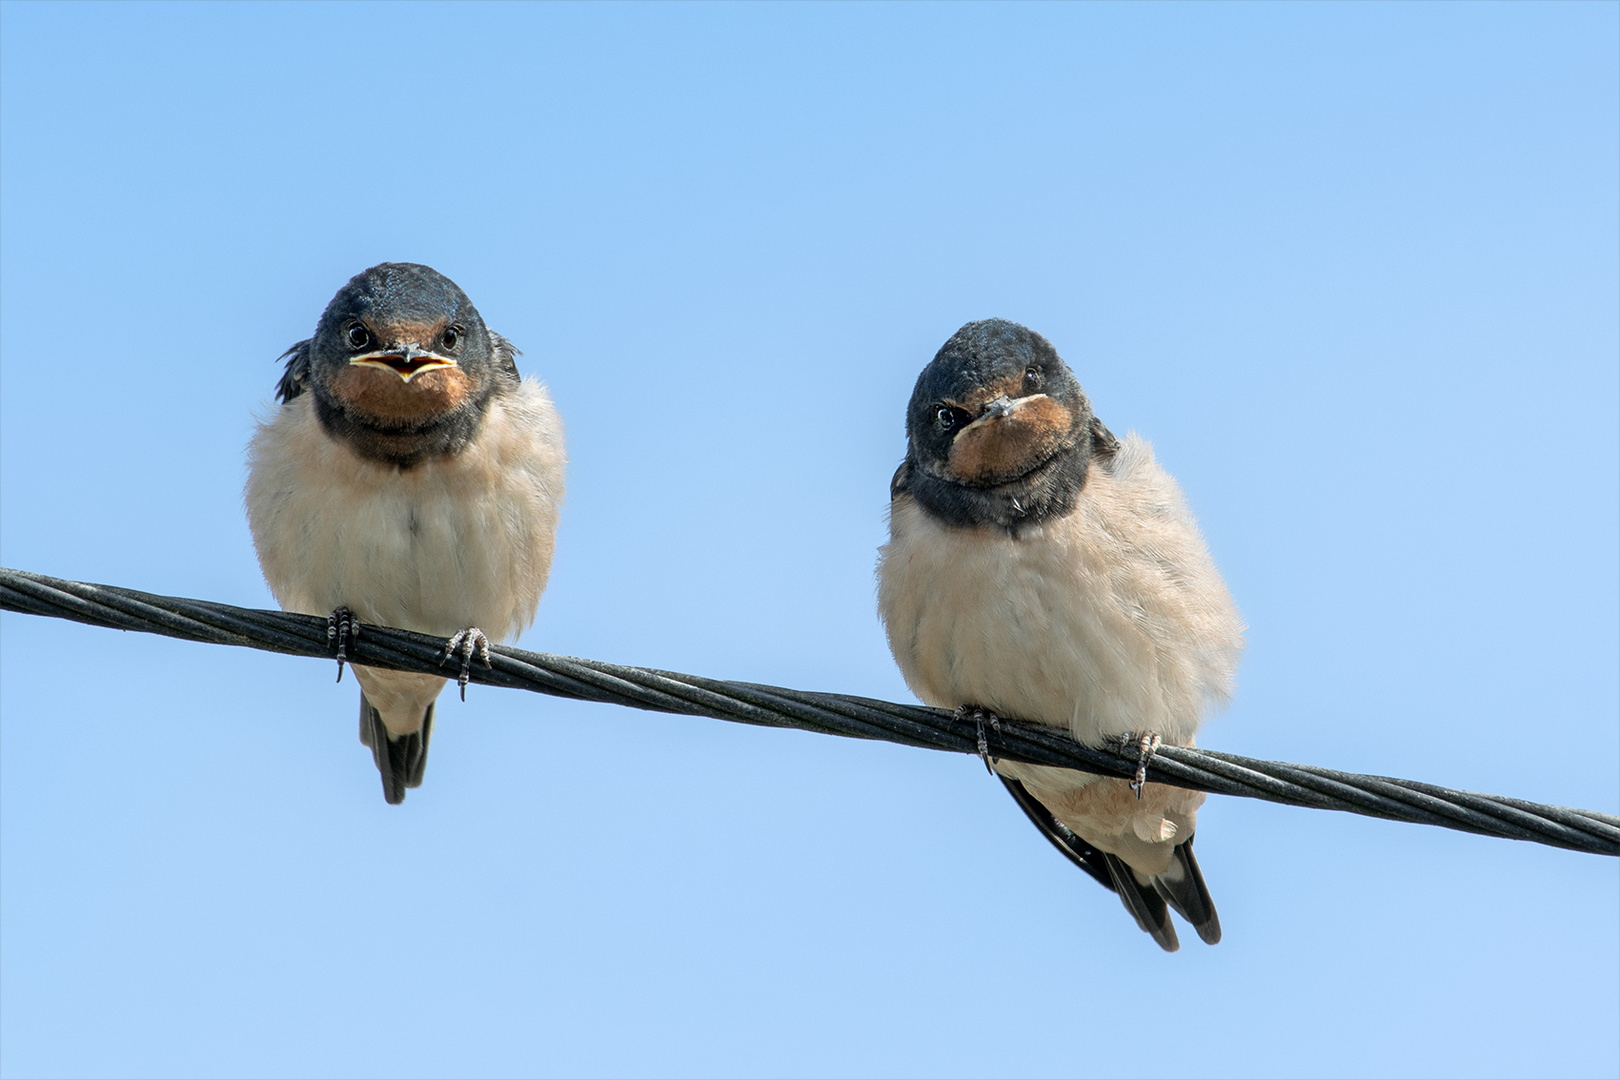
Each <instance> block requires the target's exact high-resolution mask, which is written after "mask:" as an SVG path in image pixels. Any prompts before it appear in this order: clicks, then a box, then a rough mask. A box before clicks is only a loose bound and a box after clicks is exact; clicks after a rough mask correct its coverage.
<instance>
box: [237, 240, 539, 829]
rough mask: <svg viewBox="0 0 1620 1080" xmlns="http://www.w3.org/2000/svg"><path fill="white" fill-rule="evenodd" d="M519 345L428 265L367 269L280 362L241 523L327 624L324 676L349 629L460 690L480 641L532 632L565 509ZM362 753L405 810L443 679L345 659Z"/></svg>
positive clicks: (286, 595) (288, 603) (253, 451)
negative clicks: (422, 652) (396, 636)
mask: <svg viewBox="0 0 1620 1080" xmlns="http://www.w3.org/2000/svg"><path fill="white" fill-rule="evenodd" d="M516 353H517V350H516V349H514V348H513V347H512V345H511V344H510V343H509V342H508V341H507V340H506V339H505V338H503V337H501V336H500V335H499V334H496V333H494V332H492V331H491V330H490V329H489V328H488V327H486V326H485V325H484V320H483V318H482V317H480V315H479V314H478V309H477V308H475V307H473V304H472V301H471V300H469V299H468V298H467V295H466V293H464V292H462V291H461V289H460V288H458V287H457V286H456V284H455V282H453V281H451V280H450V279H449V278H447V277H445V276H444V275H443V274H440V273H439V272H438V271H436V270H434V269H432V268H431V267H427V266H418V265H415V264H413V263H383V264H381V265H379V266H374V267H372V268H371V269H369V270H366V271H364V272H363V273H360V274H356V275H355V276H354V278H353V279H351V280H350V281H349V283H348V284H347V285H345V286H343V288H342V289H340V290H338V294H337V295H336V296H335V297H333V298H332V302H331V303H330V304H328V305H327V307H326V311H325V313H324V314H322V316H321V320H320V323H319V325H317V326H316V328H315V336H314V337H312V338H310V339H309V340H307V341H301V342H299V343H298V344H296V345H294V346H293V347H292V348H291V349H289V350H288V351H287V353H286V354H285V355H284V357H283V359H285V360H286V361H287V369H286V373H285V374H284V375H283V376H282V378H281V382H280V384H279V385H278V387H277V389H276V395H277V397H278V398H280V400H281V407H280V408H279V409H278V410H277V411H276V412H275V414H274V415H272V416H271V417H270V418H269V419H268V420H267V421H265V422H264V423H262V424H260V425H259V428H258V431H257V433H256V434H255V435H254V437H253V442H252V444H251V446H250V447H249V449H248V458H249V476H248V483H247V492H246V496H247V511H248V523H249V525H250V527H251V529H252V532H253V543H254V546H255V548H257V550H258V553H259V565H260V566H261V567H262V568H263V570H264V577H265V580H266V581H267V582H268V583H269V585H270V591H271V592H272V593H274V594H275V597H276V600H277V601H278V602H279V603H280V604H281V606H282V607H283V608H284V609H285V610H287V611H298V612H303V613H305V614H309V615H325V616H327V617H328V633H329V636H330V638H331V641H332V644H333V646H334V648H335V650H336V654H337V659H338V678H339V679H341V678H342V677H343V662H344V659H345V658H346V656H347V648H348V646H349V645H350V644H351V643H353V642H354V640H355V639H356V637H357V636H358V635H359V634H360V632H361V631H360V627H361V624H362V623H372V624H375V625H383V626H398V627H402V628H404V629H407V630H416V631H419V632H421V633H425V634H436V635H440V636H443V637H445V638H446V639H447V643H446V647H445V660H446V661H449V660H451V659H452V657H454V656H456V655H458V654H459V658H460V683H461V690H462V696H463V697H465V696H466V686H467V677H468V674H469V672H470V669H471V664H472V661H473V657H474V655H475V654H478V655H480V657H481V659H482V660H483V662H484V664H485V665H486V666H487V665H488V663H489V635H493V636H494V637H496V638H497V639H503V640H504V639H510V638H512V637H515V636H516V635H517V634H518V633H520V632H521V631H522V630H523V629H524V628H525V627H526V626H528V625H529V623H531V622H532V621H533V620H534V615H535V610H536V608H537V607H538V605H539V603H540V594H541V593H542V592H543V591H544V590H545V587H546V578H547V576H548V575H549V574H550V571H551V557H552V550H553V544H554V539H555V535H556V530H557V514H558V509H559V507H560V505H561V502H562V496H563V467H564V464H565V460H566V459H565V455H564V450H563V433H562V422H561V420H560V419H559V418H558V416H557V410H556V409H555V408H553V407H552V404H551V398H550V397H549V396H548V395H547V393H546V389H545V387H544V386H543V385H541V384H540V383H539V382H537V381H535V380H534V379H524V378H522V377H520V376H519V375H518V370H517V362H516ZM354 673H355V677H356V678H357V679H358V680H359V682H360V691H361V693H360V741H361V742H362V743H364V744H365V745H366V746H367V747H369V748H370V749H371V752H372V758H373V760H374V761H375V762H376V765H377V769H378V771H379V772H380V773H381V774H382V785H383V797H384V798H386V799H387V800H388V802H390V803H398V802H402V801H403V800H404V798H405V789H406V788H412V787H416V786H418V785H419V784H421V782H422V772H423V769H424V768H425V767H426V765H427V750H428V741H429V739H430V738H431V736H432V734H433V711H434V702H435V700H436V699H437V698H438V696H439V691H440V690H441V689H443V687H444V684H445V682H446V679H445V678H443V677H440V676H435V675H421V674H414V673H409V672H398V671H386V670H383V669H380V668H368V667H362V666H360V665H359V664H356V665H354Z"/></svg>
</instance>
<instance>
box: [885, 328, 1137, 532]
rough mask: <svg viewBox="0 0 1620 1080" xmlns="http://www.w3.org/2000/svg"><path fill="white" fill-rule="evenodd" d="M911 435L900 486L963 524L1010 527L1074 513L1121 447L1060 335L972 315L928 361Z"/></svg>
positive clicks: (915, 395)
mask: <svg viewBox="0 0 1620 1080" xmlns="http://www.w3.org/2000/svg"><path fill="white" fill-rule="evenodd" d="M1099 433H1100V434H1099ZM1104 437H1105V438H1104ZM906 439H907V443H908V452H907V466H903V467H902V470H901V472H902V474H903V475H905V478H906V483H905V484H904V485H900V477H897V485H898V486H904V487H906V488H908V489H909V490H910V493H912V494H914V495H916V496H917V497H918V498H919V500H920V501H922V502H923V504H924V506H925V507H927V508H928V509H930V510H932V511H934V512H935V513H936V514H938V515H940V516H942V517H944V518H945V519H946V520H949V521H951V522H952V523H954V524H986V523H994V524H998V525H1001V526H1003V527H1008V528H1014V527H1016V526H1018V525H1020V524H1029V523H1032V522H1036V521H1039V520H1042V519H1044V518H1045V517H1050V516H1053V515H1054V514H1058V513H1066V512H1067V511H1068V510H1069V509H1070V508H1072V506H1073V497H1074V495H1076V494H1077V493H1078V492H1079V490H1080V488H1081V487H1082V486H1083V485H1084V483H1085V475H1086V468H1087V465H1088V462H1089V460H1090V458H1091V457H1092V455H1093V452H1094V451H1095V450H1097V449H1099V448H1105V449H1107V450H1109V451H1110V452H1111V449H1112V446H1113V445H1114V444H1113V436H1112V435H1109V434H1108V433H1107V429H1106V428H1103V427H1102V425H1101V424H1099V423H1098V422H1097V421H1096V418H1095V417H1094V416H1093V415H1092V412H1091V405H1090V403H1089V402H1088V401H1087V400H1086V395H1085V392H1084V391H1082V390H1081V389H1080V383H1079V382H1078V381H1077V380H1076V379H1075V377H1074V372H1072V371H1070V370H1069V366H1068V365H1067V364H1065V363H1064V362H1063V359H1062V358H1061V357H1060V356H1058V353H1057V350H1056V349H1054V348H1053V347H1052V343H1051V342H1049V341H1047V340H1046V339H1045V338H1044V337H1042V336H1041V335H1040V334H1037V333H1035V332H1034V331H1033V330H1030V329H1029V328H1027V327H1024V326H1020V325H1018V324H1017V323H1012V322H1008V321H1006V320H1005V319H985V320H982V321H980V322H971V323H968V324H967V325H966V326H964V327H962V328H961V329H960V330H958V331H957V332H956V333H955V334H953V335H952V336H951V339H950V340H949V341H947V342H946V343H945V345H944V347H942V348H941V349H940V350H939V352H938V353H937V354H936V355H935V357H934V359H933V361H932V362H930V363H929V365H928V366H927V367H925V368H924V369H923V371H922V374H921V375H920V376H918V378H917V386H916V389H915V390H913V391H912V395H911V404H910V406H909V408H908V409H907V412H906ZM908 467H909V468H908Z"/></svg>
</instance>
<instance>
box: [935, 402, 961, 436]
mask: <svg viewBox="0 0 1620 1080" xmlns="http://www.w3.org/2000/svg"><path fill="white" fill-rule="evenodd" d="M934 420H935V421H936V422H937V423H938V424H939V426H940V427H941V428H944V429H945V430H946V431H949V430H951V428H953V427H955V426H956V411H955V410H954V409H948V408H946V407H945V406H944V405H941V406H940V407H939V408H937V409H935V410H934Z"/></svg>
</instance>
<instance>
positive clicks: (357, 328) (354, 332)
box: [343, 323, 371, 349]
mask: <svg viewBox="0 0 1620 1080" xmlns="http://www.w3.org/2000/svg"><path fill="white" fill-rule="evenodd" d="M343 336H344V337H345V338H347V339H348V341H349V348H351V349H363V348H365V347H366V346H367V345H370V344H371V334H370V333H369V332H368V331H367V330H366V328H365V327H363V326H361V325H360V324H359V323H351V324H350V325H349V328H348V329H347V330H345V331H343Z"/></svg>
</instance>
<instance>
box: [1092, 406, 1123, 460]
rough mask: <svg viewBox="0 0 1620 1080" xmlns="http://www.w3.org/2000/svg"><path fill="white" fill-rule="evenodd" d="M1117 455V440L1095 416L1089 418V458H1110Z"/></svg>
mask: <svg viewBox="0 0 1620 1080" xmlns="http://www.w3.org/2000/svg"><path fill="white" fill-rule="evenodd" d="M1117 453H1119V440H1118V439H1116V438H1115V437H1114V433H1113V432H1112V431H1109V430H1108V428H1107V427H1105V426H1104V425H1103V422H1102V421H1101V420H1099V419H1097V418H1096V417H1095V416H1093V417H1092V418H1091V456H1092V457H1097V458H1111V457H1113V456H1114V455H1115V454H1117Z"/></svg>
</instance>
